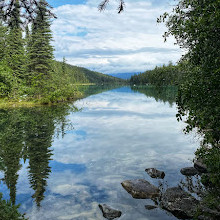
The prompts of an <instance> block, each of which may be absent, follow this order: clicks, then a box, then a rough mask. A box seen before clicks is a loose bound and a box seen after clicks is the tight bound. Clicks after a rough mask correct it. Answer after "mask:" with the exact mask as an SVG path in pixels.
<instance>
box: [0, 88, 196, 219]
mask: <svg viewBox="0 0 220 220" xmlns="http://www.w3.org/2000/svg"><path fill="white" fill-rule="evenodd" d="M90 90H91V91H92V90H93V89H90ZM174 90H175V89H172V88H171V89H170V90H164V91H162V92H157V91H155V89H154V88H152V87H149V88H142V89H131V88H130V87H121V88H116V89H110V90H105V91H103V92H101V90H98V92H100V93H98V92H97V94H93V95H90V96H87V97H86V98H84V99H80V100H77V101H75V102H73V103H68V104H61V105H58V106H50V107H49V106H43V107H35V108H16V109H9V110H5V109H4V110H3V109H2V110H0V128H1V129H0V141H1V146H0V148H1V151H0V169H1V171H0V179H1V184H0V187H1V188H0V192H2V193H3V198H4V199H10V198H11V200H12V201H13V202H14V203H16V204H18V203H20V204H21V206H20V208H19V210H20V211H21V212H25V213H26V216H27V217H29V219H30V220H35V219H38V220H44V219H50V220H56V219H76V220H77V219H79V220H84V219H85V220H88V219H104V218H103V217H102V213H101V211H100V209H99V207H98V204H99V203H106V204H108V205H110V206H112V207H113V208H116V209H119V210H121V211H122V216H121V217H120V219H124V220H134V219H137V220H142V219H149V220H154V219H158V220H160V219H163V220H167V219H176V217H174V216H173V215H172V214H170V213H168V212H166V211H164V210H161V209H159V208H157V209H154V210H147V209H145V205H150V204H151V205H152V204H154V202H153V201H151V200H150V199H134V198H132V197H131V195H130V194H128V193H127V192H126V191H125V190H124V189H123V187H122V186H121V182H122V181H124V180H129V179H146V180H147V181H149V182H151V183H152V184H154V185H155V186H159V187H160V189H161V190H165V189H166V188H167V187H172V186H177V185H179V184H181V183H182V182H184V181H185V182H187V181H188V180H186V179H185V177H184V176H183V175H182V174H181V173H180V169H181V168H183V167H186V166H191V165H192V160H193V158H194V152H195V150H196V149H197V148H198V147H199V140H198V138H197V137H196V136H195V135H194V134H191V135H185V134H184V133H183V131H182V130H183V128H184V127H185V124H184V123H183V122H178V121H177V120H176V113H177V109H176V104H175V91H174ZM88 95H89V94H88ZM151 167H154V168H157V169H159V170H162V171H164V172H165V174H166V175H165V178H164V179H152V178H151V177H150V176H149V175H148V174H147V173H146V172H145V169H146V168H151Z"/></svg>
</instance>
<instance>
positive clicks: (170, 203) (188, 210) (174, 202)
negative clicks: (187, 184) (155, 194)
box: [160, 187, 199, 219]
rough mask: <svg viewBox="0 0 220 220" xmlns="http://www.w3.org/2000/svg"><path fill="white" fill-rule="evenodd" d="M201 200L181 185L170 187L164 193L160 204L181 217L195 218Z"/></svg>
mask: <svg viewBox="0 0 220 220" xmlns="http://www.w3.org/2000/svg"><path fill="white" fill-rule="evenodd" d="M198 205H199V201H198V200H196V199H195V198H194V197H193V196H192V195H190V194H189V193H187V192H185V191H184V190H182V189H181V188H179V187H173V188H168V189H167V190H166V192H165V193H164V194H163V195H162V198H161V203H160V206H161V207H162V208H163V209H165V210H168V211H169V212H171V213H172V214H173V215H174V216H176V217H177V218H181V219H187V218H193V216H194V215H195V213H196V211H197V206H198Z"/></svg>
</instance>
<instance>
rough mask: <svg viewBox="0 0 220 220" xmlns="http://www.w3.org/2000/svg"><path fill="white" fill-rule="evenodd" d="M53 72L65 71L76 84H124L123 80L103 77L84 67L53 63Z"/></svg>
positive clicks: (107, 76)
mask: <svg viewBox="0 0 220 220" xmlns="http://www.w3.org/2000/svg"><path fill="white" fill-rule="evenodd" d="M53 68H54V72H62V69H63V68H65V71H66V72H67V73H68V75H69V76H71V77H73V78H74V80H75V83H76V84H84V83H92V84H101V85H102V84H112V83H113V84H121V83H125V80H123V79H119V78H117V77H113V76H110V75H105V74H102V73H99V72H95V71H91V70H89V69H86V68H84V67H78V66H73V65H70V64H66V63H64V62H58V61H55V62H54V64H53Z"/></svg>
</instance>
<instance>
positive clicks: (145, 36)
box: [48, 0, 183, 74]
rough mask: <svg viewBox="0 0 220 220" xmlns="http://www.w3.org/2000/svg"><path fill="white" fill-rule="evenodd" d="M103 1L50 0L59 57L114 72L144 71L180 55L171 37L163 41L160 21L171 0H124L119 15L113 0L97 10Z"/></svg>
mask: <svg viewBox="0 0 220 220" xmlns="http://www.w3.org/2000/svg"><path fill="white" fill-rule="evenodd" d="M100 1H101V0H86V1H85V0H82V1H80V0H49V1H48V2H49V3H50V4H51V5H52V6H53V7H54V9H53V10H54V12H55V14H56V15H57V17H58V18H57V19H56V20H54V21H53V24H52V31H53V35H54V41H53V45H54V47H55V58H56V59H57V60H62V59H63V57H65V58H66V60H67V62H68V63H70V64H73V65H77V66H83V67H86V68H89V69H91V70H95V71H99V72H102V73H106V74H110V73H122V72H123V73H125V72H143V71H145V70H148V69H153V68H154V67H155V66H156V65H162V64H167V63H168V62H169V61H172V62H174V63H175V62H176V61H178V59H179V58H180V57H181V54H182V53H183V51H181V50H180V49H179V47H178V46H176V45H174V42H175V41H174V39H173V38H170V39H169V40H168V42H167V43H164V40H163V37H162V35H163V33H164V31H166V27H165V25H164V24H157V23H156V19H157V18H158V17H159V16H160V15H161V14H162V13H163V12H165V11H171V9H172V7H173V0H172V1H171V0H163V1H161V0H136V1H134V0H126V1H125V3H126V7H125V11H124V12H123V13H121V14H118V13H117V6H118V1H115V0H111V1H110V3H109V5H108V7H107V9H106V10H105V11H104V12H99V11H98V8H97V7H98V5H99V3H100Z"/></svg>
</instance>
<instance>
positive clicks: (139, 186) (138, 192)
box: [121, 179, 160, 199]
mask: <svg viewBox="0 0 220 220" xmlns="http://www.w3.org/2000/svg"><path fill="white" fill-rule="evenodd" d="M121 185H122V186H123V188H124V189H125V190H126V191H127V192H128V193H130V194H131V195H132V197H133V198H135V199H151V198H156V197H159V195H160V190H159V189H158V188H157V187H155V186H154V185H152V184H150V183H149V182H148V181H146V180H144V179H137V180H126V181H124V182H122V183H121Z"/></svg>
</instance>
